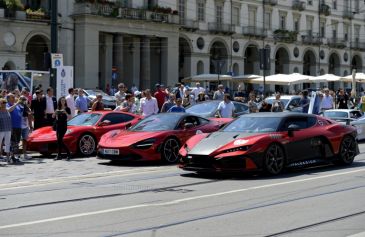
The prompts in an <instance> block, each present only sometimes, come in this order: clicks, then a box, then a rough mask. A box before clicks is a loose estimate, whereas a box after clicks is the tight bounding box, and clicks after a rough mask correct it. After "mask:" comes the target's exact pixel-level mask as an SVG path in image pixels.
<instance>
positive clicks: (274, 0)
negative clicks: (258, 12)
mask: <svg viewBox="0 0 365 237" xmlns="http://www.w3.org/2000/svg"><path fill="white" fill-rule="evenodd" d="M264 3H265V4H269V5H271V6H275V5H277V4H278V0H264Z"/></svg>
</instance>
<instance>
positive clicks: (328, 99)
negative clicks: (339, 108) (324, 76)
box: [321, 88, 333, 112]
mask: <svg viewBox="0 0 365 237" xmlns="http://www.w3.org/2000/svg"><path fill="white" fill-rule="evenodd" d="M323 91H324V96H323V98H322V101H321V111H322V112H323V111H326V110H329V109H333V98H332V96H331V95H330V90H329V89H328V88H325V89H324V90H323Z"/></svg>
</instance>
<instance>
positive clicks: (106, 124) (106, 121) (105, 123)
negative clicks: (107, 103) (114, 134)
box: [99, 120, 112, 127]
mask: <svg viewBox="0 0 365 237" xmlns="http://www.w3.org/2000/svg"><path fill="white" fill-rule="evenodd" d="M111 123H112V122H110V121H109V120H104V121H102V122H100V123H99V126H100V127H104V126H108V125H110V124H111Z"/></svg>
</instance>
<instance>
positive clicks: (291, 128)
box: [288, 124, 300, 137]
mask: <svg viewBox="0 0 365 237" xmlns="http://www.w3.org/2000/svg"><path fill="white" fill-rule="evenodd" d="M299 130H300V127H299V126H298V125H296V124H290V125H289V127H288V135H289V137H292V136H293V135H294V132H295V131H299Z"/></svg>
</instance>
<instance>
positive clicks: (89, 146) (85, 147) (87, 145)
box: [79, 134, 96, 156]
mask: <svg viewBox="0 0 365 237" xmlns="http://www.w3.org/2000/svg"><path fill="white" fill-rule="evenodd" d="M95 147H96V143H95V139H94V137H93V136H91V135H88V134H86V135H83V136H82V137H81V138H80V141H79V150H80V152H81V154H82V155H86V156H87V155H91V154H92V153H94V152H95Z"/></svg>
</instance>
